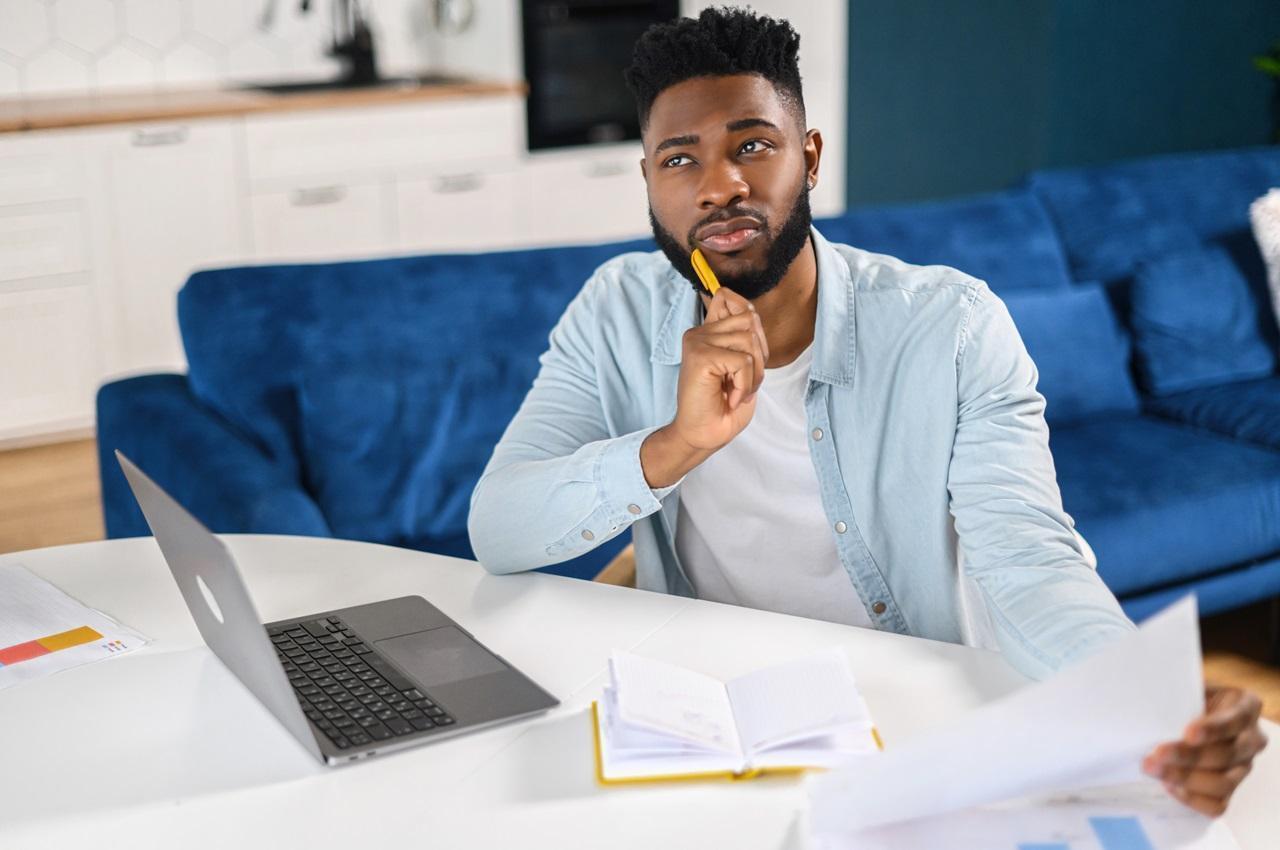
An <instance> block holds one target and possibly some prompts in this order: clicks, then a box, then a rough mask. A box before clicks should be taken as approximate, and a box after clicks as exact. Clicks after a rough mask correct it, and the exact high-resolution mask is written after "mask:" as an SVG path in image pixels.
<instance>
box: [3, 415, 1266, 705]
mask: <svg viewBox="0 0 1280 850" xmlns="http://www.w3.org/2000/svg"><path fill="white" fill-rule="evenodd" d="M102 537H103V526H102V505H101V496H100V492H99V488H98V455H97V445H96V443H95V442H94V441H93V440H81V441H77V442H70V443H58V444H55V445H50V446H37V447H33V448H24V449H14V450H11V451H3V452H0V553H3V552H17V551H21V550H23V549H36V548H40V547H42V546H56V545H58V544H61V543H79V542H82V541H86V540H101V539H102ZM1271 606H1272V603H1261V604H1258V605H1253V606H1250V607H1248V608H1242V609H1240V610H1237V611H1232V612H1230V613H1227V614H1221V615H1218V616H1215V617H1207V618H1205V619H1204V620H1203V621H1202V623H1201V633H1202V638H1203V645H1204V669H1205V679H1206V680H1207V681H1210V682H1219V683H1222V684H1234V685H1240V686H1242V687H1247V688H1250V689H1252V690H1254V691H1255V692H1257V693H1258V694H1259V696H1261V697H1262V699H1263V701H1264V703H1265V705H1266V709H1265V713H1266V715H1267V716H1268V717H1269V718H1271V719H1272V720H1275V721H1277V722H1280V667H1277V666H1273V665H1271V664H1269V663H1267V661H1268V652H1269V645H1270V644H1269V641H1270V640H1271V637H1270V635H1271V630H1272V628H1274V626H1273V624H1272V622H1271V619H1272V617H1273V616H1280V613H1277V614H1275V615H1273V613H1272V607H1271Z"/></svg>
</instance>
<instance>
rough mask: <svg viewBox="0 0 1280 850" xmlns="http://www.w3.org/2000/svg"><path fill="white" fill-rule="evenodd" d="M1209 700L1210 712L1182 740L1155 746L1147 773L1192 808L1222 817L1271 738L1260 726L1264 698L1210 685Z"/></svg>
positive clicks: (1146, 762)
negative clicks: (1254, 760) (1254, 758)
mask: <svg viewBox="0 0 1280 850" xmlns="http://www.w3.org/2000/svg"><path fill="white" fill-rule="evenodd" d="M1204 696H1205V712H1204V714H1202V715H1200V716H1199V717H1197V718H1196V719H1195V720H1193V721H1192V722H1191V723H1190V724H1188V726H1187V728H1186V731H1185V732H1184V733H1183V736H1182V740H1181V741H1174V742H1170V743H1167V744H1161V745H1160V746H1158V747H1156V748H1155V749H1154V750H1152V751H1151V752H1150V753H1149V754H1148V755H1147V757H1146V758H1145V759H1143V760H1142V769H1143V771H1144V772H1145V773H1148V774H1150V775H1151V776H1154V777H1155V778H1157V779H1159V780H1161V781H1162V782H1164V787H1165V789H1166V790H1167V791H1168V792H1169V793H1170V794H1172V795H1173V796H1174V797H1176V798H1177V799H1178V800H1180V801H1181V802H1183V803H1184V804H1186V805H1187V806H1190V807H1191V808H1193V809H1195V810H1196V811H1198V812H1201V813H1202V814H1206V815H1209V816H1210V817H1217V816H1218V815H1221V814H1222V813H1223V812H1225V811H1226V810H1227V802H1228V801H1229V800H1230V799H1231V795H1232V794H1233V793H1235V790H1236V788H1237V787H1238V786H1239V785H1240V783H1241V781H1243V780H1244V778H1245V776H1247V775H1248V774H1249V769H1250V768H1251V767H1252V766H1253V757H1254V756H1256V755H1257V754H1258V753H1260V752H1262V749H1263V747H1265V746H1266V745H1267V738H1266V736H1265V735H1263V734H1262V729H1261V728H1260V727H1259V724H1258V716H1259V715H1260V714H1261V713H1262V700H1260V699H1259V698H1258V697H1257V695H1256V694H1253V693H1251V692H1249V691H1246V690H1242V689H1241V688H1225V687H1218V686H1214V685H1210V686H1207V687H1206V688H1205V694H1204Z"/></svg>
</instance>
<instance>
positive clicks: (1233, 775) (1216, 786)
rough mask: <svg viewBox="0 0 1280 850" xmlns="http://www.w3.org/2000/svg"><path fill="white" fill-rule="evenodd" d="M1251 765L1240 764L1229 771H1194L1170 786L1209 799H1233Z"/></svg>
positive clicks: (1174, 781)
mask: <svg viewBox="0 0 1280 850" xmlns="http://www.w3.org/2000/svg"><path fill="white" fill-rule="evenodd" d="M1249 767H1250V766H1249V765H1247V764H1238V765H1236V766H1235V767H1233V768H1230V769H1229V770H1193V771H1191V772H1190V773H1188V774H1187V775H1186V776H1185V777H1184V778H1182V779H1181V780H1172V781H1171V782H1170V784H1172V785H1174V786H1175V787H1177V786H1181V787H1182V788H1184V789H1186V790H1187V791H1189V792H1191V793H1192V794H1204V795H1205V796H1208V797H1221V798H1222V799H1224V800H1225V799H1228V798H1230V797H1231V795H1232V794H1233V793H1235V790H1236V788H1237V787H1239V785H1240V783H1241V782H1243V781H1244V778H1245V777H1246V776H1248V775H1249Z"/></svg>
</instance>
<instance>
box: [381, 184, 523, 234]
mask: <svg viewBox="0 0 1280 850" xmlns="http://www.w3.org/2000/svg"><path fill="white" fill-rule="evenodd" d="M523 189H524V182H523V180H522V179H521V177H520V175H519V174H518V173H516V172H515V171H481V170H474V171H456V172H449V173H443V174H437V175H433V176H431V177H424V178H418V179H412V180H401V181H399V182H398V183H397V184H396V219H397V221H398V224H399V231H400V238H399V242H398V247H399V249H400V250H401V251H403V252H406V253H430V252H455V251H475V250H482V249H486V248H511V247H517V246H523V245H525V244H527V241H528V240H527V238H525V237H524V235H523V232H522V228H523V223H522V222H521V220H520V218H521V217H520V203H519V201H520V193H521V192H522V191H523Z"/></svg>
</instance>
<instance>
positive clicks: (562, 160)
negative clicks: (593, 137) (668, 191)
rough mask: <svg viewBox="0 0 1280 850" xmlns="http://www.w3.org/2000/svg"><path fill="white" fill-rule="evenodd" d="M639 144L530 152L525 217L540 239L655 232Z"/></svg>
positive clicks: (624, 236) (530, 231) (565, 241)
mask: <svg viewBox="0 0 1280 850" xmlns="http://www.w3.org/2000/svg"><path fill="white" fill-rule="evenodd" d="M642 156H643V151H642V149H641V147H640V145H639V143H635V144H626V145H617V146H610V147H609V148H604V149H598V148H570V149H568V150H562V151H555V152H550V153H545V154H536V155H533V156H530V157H529V159H528V164H527V166H526V168H525V176H526V180H527V187H528V188H527V191H526V192H525V193H524V195H523V197H522V202H523V211H522V215H521V218H522V221H523V222H524V224H525V228H526V234H527V236H528V237H529V238H530V239H531V240H532V241H533V242H535V243H538V244H561V245H563V244H576V243H583V242H607V241H611V240H615V239H631V238H635V237H638V236H647V235H649V234H650V232H651V231H650V227H649V216H648V210H649V199H648V195H647V194H646V192H645V185H644V178H643V177H642V176H641V174H640V159H641V157H642Z"/></svg>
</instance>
